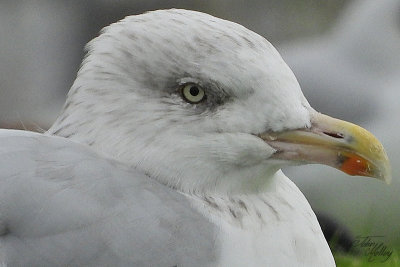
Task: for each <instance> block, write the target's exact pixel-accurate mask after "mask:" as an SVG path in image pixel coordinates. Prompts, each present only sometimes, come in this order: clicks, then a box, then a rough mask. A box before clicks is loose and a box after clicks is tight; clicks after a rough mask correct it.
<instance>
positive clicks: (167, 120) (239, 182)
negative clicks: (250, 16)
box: [48, 9, 390, 192]
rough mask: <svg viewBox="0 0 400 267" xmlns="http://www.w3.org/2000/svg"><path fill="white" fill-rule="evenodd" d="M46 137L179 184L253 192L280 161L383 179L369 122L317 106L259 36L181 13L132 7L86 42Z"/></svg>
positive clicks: (189, 188)
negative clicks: (334, 116) (80, 145)
mask: <svg viewBox="0 0 400 267" xmlns="http://www.w3.org/2000/svg"><path fill="white" fill-rule="evenodd" d="M87 51H88V53H87V56H86V57H85V59H84V61H83V63H82V66H81V69H80V70H79V72H78V76H77V78H76V81H75V82H74V84H73V86H72V88H71V90H70V92H69V94H68V98H67V101H66V104H65V106H64V108H63V111H62V114H61V115H60V116H59V118H58V119H57V121H56V122H55V124H54V125H53V126H52V128H51V129H50V130H49V132H48V133H49V134H54V135H60V136H64V137H67V138H71V139H73V140H76V141H78V142H81V143H86V144H88V145H90V146H91V147H93V149H95V150H96V151H98V152H99V153H102V154H104V155H107V156H108V157H111V158H113V159H116V160H118V161H122V162H125V163H127V164H129V165H130V166H133V167H135V168H137V169H139V170H141V171H143V172H144V173H146V174H147V175H149V176H150V177H152V178H154V179H157V180H159V181H160V182H162V183H164V184H167V185H168V186H170V187H173V188H176V189H179V190H181V191H184V192H193V191H218V192H245V191H252V192H253V191H260V190H263V189H264V188H265V187H266V185H267V184H268V182H269V180H270V177H272V176H273V175H274V174H275V173H276V172H277V171H278V170H279V169H280V168H281V167H282V166H283V165H285V164H302V163H322V164H327V165H330V166H333V167H335V168H338V169H341V170H342V171H345V172H347V173H349V174H352V175H364V176H375V177H377V178H379V179H388V178H387V177H389V176H390V169H389V164H388V160H387V157H386V154H385V152H384V150H383V148H382V145H381V144H380V143H379V142H378V141H377V140H376V139H375V138H374V137H373V136H372V134H370V133H369V132H367V131H366V130H364V129H362V128H359V127H358V128H357V127H356V126H354V125H352V124H350V123H346V122H342V121H339V120H335V119H332V118H330V117H328V116H325V115H322V114H319V113H317V112H316V111H315V110H313V109H312V108H311V107H310V105H309V103H308V102H307V100H306V99H305V97H304V96H303V94H302V92H301V89H300V86H299V84H298V82H297V80H296V78H295V76H294V75H293V73H292V71H291V70H290V69H289V67H288V66H287V65H286V64H285V62H284V61H283V59H282V58H281V56H280V55H279V53H278V52H277V51H276V49H275V48H274V47H273V46H272V45H271V44H270V43H269V42H268V41H267V40H266V39H264V38H263V37H261V36H260V35H258V34H256V33H254V32H252V31H250V30H248V29H246V28H245V27H243V26H241V25H238V24H236V23H233V22H230V21H226V20H222V19H218V18H215V17H213V16H210V15H207V14H204V13H200V12H195V11H187V10H177V9H172V10H160V11H153V12H148V13H145V14H142V15H137V16H129V17H126V18H125V19H123V20H121V21H119V22H117V23H114V24H112V25H110V26H108V27H106V28H104V29H103V30H102V32H101V34H100V35H99V36H98V37H97V38H95V39H94V40H93V41H91V42H90V43H89V44H88V46H87Z"/></svg>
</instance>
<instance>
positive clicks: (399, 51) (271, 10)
mask: <svg viewBox="0 0 400 267" xmlns="http://www.w3.org/2000/svg"><path fill="white" fill-rule="evenodd" d="M172 7H176V8H185V9H194V10H199V11H203V12H206V13H209V14H212V15H215V16H217V17H221V18H224V19H228V20H231V21H234V22H237V23H239V24H242V25H244V26H245V27H247V28H249V29H251V30H253V31H255V32H257V33H259V34H260V35H262V36H264V37H266V38H267V39H268V40H269V41H270V42H271V43H272V44H274V46H275V47H277V49H278V50H279V51H280V52H281V54H282V56H283V58H284V59H285V60H286V62H287V63H288V64H289V66H290V67H291V68H292V70H293V71H294V73H295V75H296V77H297V78H298V80H299V82H300V85H301V87H302V89H303V92H304V94H305V95H306V97H307V98H308V100H309V102H310V104H311V105H312V106H313V107H314V108H315V109H317V110H318V111H321V112H323V113H326V114H329V115H332V116H335V117H338V118H341V119H345V120H349V121H352V122H354V123H357V124H359V125H361V126H363V127H364V128H366V129H368V130H370V131H371V132H373V133H374V134H375V135H376V136H377V137H378V139H380V140H381V141H382V143H383V144H384V146H385V147H386V148H387V152H388V154H389V158H390V159H391V162H392V168H393V182H392V185H391V186H387V185H385V184H383V183H382V182H379V181H375V180H372V179H365V178H359V177H349V176H346V175H343V174H341V173H340V172H338V171H336V170H333V169H331V168H329V167H323V166H303V167H296V168H287V169H286V170H285V173H286V174H287V175H288V176H289V177H291V178H292V180H293V181H294V182H295V183H296V184H297V185H298V186H299V187H300V189H301V190H302V192H303V193H304V194H305V195H306V197H307V198H308V200H309V201H310V203H311V205H312V206H313V208H314V210H316V211H318V212H321V213H323V214H327V215H330V216H333V217H334V218H335V219H336V220H337V221H338V222H341V223H343V224H344V225H346V226H347V227H348V228H349V229H350V230H351V231H352V233H353V235H354V236H357V235H365V234H369V235H379V236H382V238H383V239H384V240H385V242H389V243H390V244H394V245H399V244H400V181H399V174H400V152H399V151H400V141H398V140H397V138H398V136H399V135H400V88H399V87H400V0H379V1H376V0H359V1H351V0H325V1H317V0H303V1H297V0H264V1H262V0H256V1H244V0H230V1H223V0H214V1H201V0H166V1H161V0H119V1H111V0H96V1H95V0H85V1H77V0H72V1H66V0H65V1H61V0H60V1H54V0H30V1H22V0H20V1H18V0H16V1H8V0H0V127H1V128H19V129H31V130H39V129H44V130H46V129H47V128H48V127H49V126H50V125H51V124H52V122H53V121H54V120H55V118H56V117H57V115H58V113H59V111H60V109H61V107H62V104H63V102H64V100H65V97H66V94H67V92H68V90H69V88H70V86H71V85H72V83H73V81H74V78H75V75H76V72H77V70H78V69H79V64H80V62H81V60H82V57H83V55H84V49H83V48H84V46H85V44H86V43H87V42H88V41H89V40H91V39H92V38H93V37H95V36H96V35H97V34H98V32H99V30H100V29H101V28H102V27H104V26H106V25H108V24H110V23H112V22H115V21H117V20H119V19H122V18H123V17H125V16H127V15H132V14H139V13H142V12H145V11H149V10H154V9H164V8H172Z"/></svg>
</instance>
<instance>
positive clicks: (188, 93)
mask: <svg viewBox="0 0 400 267" xmlns="http://www.w3.org/2000/svg"><path fill="white" fill-rule="evenodd" d="M182 97H183V98H184V99H185V100H186V101H187V102H189V103H191V104H197V103H200V102H201V101H202V100H204V99H205V98H206V94H205V92H204V90H203V89H202V88H201V87H200V86H198V85H197V84H185V85H184V86H183V88H182Z"/></svg>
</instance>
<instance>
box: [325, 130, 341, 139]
mask: <svg viewBox="0 0 400 267" xmlns="http://www.w3.org/2000/svg"><path fill="white" fill-rule="evenodd" d="M324 134H326V135H329V136H330V137H333V138H338V139H343V138H344V135H343V134H342V133H330V132H324Z"/></svg>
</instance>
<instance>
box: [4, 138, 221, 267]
mask: <svg viewBox="0 0 400 267" xmlns="http://www.w3.org/2000/svg"><path fill="white" fill-rule="evenodd" d="M0 158H1V161H0V170H1V172H0V190H1V191H0V223H1V225H0V231H1V237H0V260H1V262H2V263H5V264H7V265H8V266H59V265H63V266H65V265H69V266H76V265H81V266H82V265H85V266H175V265H178V266H207V265H209V264H212V263H213V262H214V261H215V255H216V253H217V251H216V249H215V248H214V240H213V236H214V230H215V229H214V228H215V226H214V225H213V224H211V223H210V222H209V221H208V220H207V219H205V218H204V217H203V216H202V215H201V214H199V213H198V212H197V211H195V210H194V209H193V208H192V207H191V206H190V203H189V202H188V201H187V199H186V196H184V195H182V194H180V193H178V192H176V191H174V190H172V189H169V188H168V187H166V186H163V185H161V184H159V183H158V182H156V181H154V180H152V179H149V178H148V177H147V176H146V175H144V174H142V173H140V172H139V171H137V170H135V169H132V168H128V167H127V166H124V165H122V164H120V163H117V162H115V161H113V160H109V159H106V158H104V157H102V156H100V155H98V154H97V153H95V152H93V151H91V149H90V148H89V147H87V146H84V145H81V144H78V143H74V142H72V141H70V140H67V139H64V138H59V137H53V136H45V135H41V134H35V133H30V132H22V131H9V130H0Z"/></svg>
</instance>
